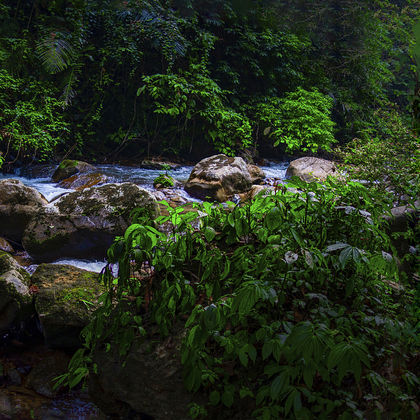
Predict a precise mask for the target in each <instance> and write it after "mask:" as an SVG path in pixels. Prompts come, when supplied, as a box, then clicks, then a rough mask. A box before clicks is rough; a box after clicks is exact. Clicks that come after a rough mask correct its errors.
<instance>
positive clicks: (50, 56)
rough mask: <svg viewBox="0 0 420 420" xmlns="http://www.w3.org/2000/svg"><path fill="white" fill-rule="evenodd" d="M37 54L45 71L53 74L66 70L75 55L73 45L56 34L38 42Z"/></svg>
mask: <svg viewBox="0 0 420 420" xmlns="http://www.w3.org/2000/svg"><path fill="white" fill-rule="evenodd" d="M36 52H37V54H38V57H39V59H40V60H41V61H42V64H43V66H44V68H45V70H46V71H48V72H49V73H52V74H55V73H59V72H61V71H63V70H65V69H66V68H67V67H68V66H69V65H70V64H71V62H72V59H73V57H74V55H75V51H74V48H73V47H72V45H71V44H70V43H69V42H67V41H66V40H64V39H60V38H58V37H57V35H56V34H54V33H52V34H51V35H50V36H49V37H48V38H45V39H43V40H41V41H40V42H38V44H37V45H36Z"/></svg>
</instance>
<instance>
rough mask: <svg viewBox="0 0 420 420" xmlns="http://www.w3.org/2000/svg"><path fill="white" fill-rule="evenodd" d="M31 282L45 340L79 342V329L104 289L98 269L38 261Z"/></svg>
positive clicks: (65, 344)
mask: <svg viewBox="0 0 420 420" xmlns="http://www.w3.org/2000/svg"><path fill="white" fill-rule="evenodd" d="M32 284H33V287H34V288H36V293H35V310H36V312H37V314H38V318H39V322H40V325H41V329H42V333H43V335H44V338H45V341H46V344H47V345H49V346H51V347H59V348H73V347H77V346H80V344H81V343H80V337H79V335H80V332H81V330H82V329H83V328H84V327H85V326H86V325H87V324H88V323H89V321H90V319H91V316H92V313H93V311H94V310H95V309H96V308H98V306H99V303H98V297H99V296H100V295H101V294H102V293H103V292H104V287H103V286H102V285H101V284H100V283H99V281H98V273H92V272H90V271H86V270H82V269H80V268H77V267H73V266H71V265H64V264H63V265H59V264H41V265H39V266H38V268H37V269H36V271H35V273H34V274H33V275H32Z"/></svg>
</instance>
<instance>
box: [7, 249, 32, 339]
mask: <svg viewBox="0 0 420 420" xmlns="http://www.w3.org/2000/svg"><path fill="white" fill-rule="evenodd" d="M29 282H30V278H29V274H28V273H27V272H26V271H25V270H24V269H23V268H22V267H20V265H19V264H18V263H17V262H16V261H15V260H14V258H13V257H11V256H10V255H9V254H7V253H6V252H0V332H3V331H7V330H8V329H9V328H10V327H11V326H12V325H13V324H15V323H16V322H18V321H22V320H25V319H26V318H28V317H29V316H30V315H32V313H33V312H34V310H33V305H32V296H31V294H30V293H29Z"/></svg>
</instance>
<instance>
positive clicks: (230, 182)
mask: <svg viewBox="0 0 420 420" xmlns="http://www.w3.org/2000/svg"><path fill="white" fill-rule="evenodd" d="M251 186H252V179H251V175H250V173H249V170H248V167H247V165H246V163H245V161H244V160H243V159H242V158H239V157H236V158H233V157H228V156H226V155H222V154H220V155H215V156H211V157H208V158H206V159H203V160H201V161H200V162H198V163H197V165H195V166H194V169H193V170H192V172H191V174H190V177H189V179H188V181H187V183H186V185H185V190H186V191H187V192H188V193H189V194H191V195H192V196H193V197H197V198H200V199H203V200H204V199H210V200H216V201H221V202H222V201H226V200H227V199H228V198H229V197H231V196H233V195H234V194H238V193H242V192H245V191H248V190H249V189H250V188H251Z"/></svg>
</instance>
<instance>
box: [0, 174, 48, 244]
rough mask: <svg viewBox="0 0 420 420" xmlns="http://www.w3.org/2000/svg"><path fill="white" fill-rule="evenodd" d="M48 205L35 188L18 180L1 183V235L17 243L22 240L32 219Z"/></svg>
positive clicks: (6, 180) (5, 180) (7, 180)
mask: <svg viewBox="0 0 420 420" xmlns="http://www.w3.org/2000/svg"><path fill="white" fill-rule="evenodd" d="M47 204H48V201H47V200H46V199H45V197H44V196H43V195H42V194H40V193H39V192H38V191H37V190H35V189H34V188H30V187H27V186H26V185H24V184H23V183H22V182H21V181H18V180H17V179H3V180H1V181H0V233H1V235H2V236H4V237H5V238H7V239H10V240H12V241H15V242H20V241H21V240H22V235H23V232H24V230H25V228H26V226H27V225H28V224H29V222H30V221H31V220H32V218H33V217H34V216H35V215H37V214H38V213H39V212H40V211H41V210H42V208H43V207H44V206H46V205H47Z"/></svg>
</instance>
